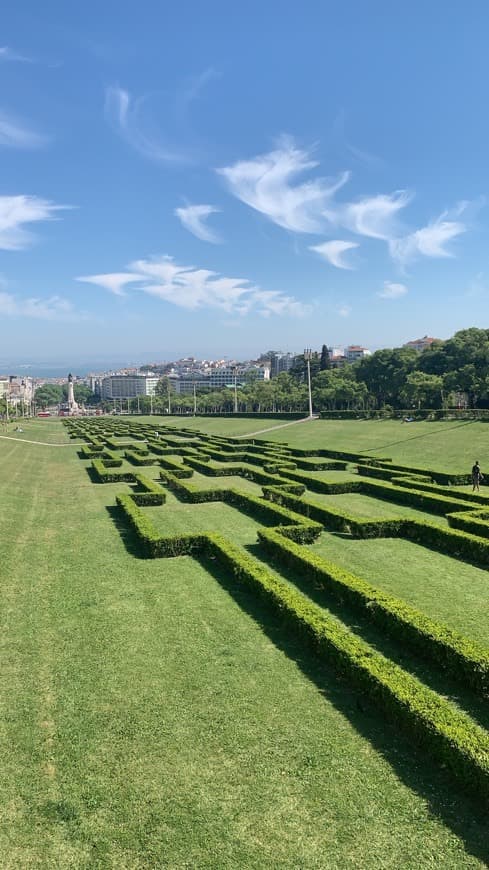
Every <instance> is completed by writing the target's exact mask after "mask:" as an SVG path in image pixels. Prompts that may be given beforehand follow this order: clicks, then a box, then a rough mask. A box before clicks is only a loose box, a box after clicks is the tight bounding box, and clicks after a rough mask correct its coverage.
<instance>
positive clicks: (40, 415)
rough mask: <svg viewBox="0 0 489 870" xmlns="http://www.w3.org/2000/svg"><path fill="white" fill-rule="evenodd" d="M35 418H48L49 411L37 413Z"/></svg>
mask: <svg viewBox="0 0 489 870" xmlns="http://www.w3.org/2000/svg"><path fill="white" fill-rule="evenodd" d="M37 416H38V417H50V416H51V411H38V414H37Z"/></svg>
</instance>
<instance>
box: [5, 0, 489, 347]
mask: <svg viewBox="0 0 489 870" xmlns="http://www.w3.org/2000/svg"><path fill="white" fill-rule="evenodd" d="M41 6H42V8H41ZM9 7H10V8H8V9H7V10H4V11H3V14H2V28H1V32H0V77H1V81H2V87H1V90H0V154H1V157H2V166H3V171H2V173H1V183H0V276H1V278H0V281H1V284H0V316H1V318H2V329H1V332H0V335H1V338H0V358H2V359H4V360H7V359H15V360H19V361H20V360H24V361H28V360H29V359H36V360H55V359H59V360H61V359H63V360H67V361H70V360H73V361H77V360H80V359H83V360H86V361H89V360H90V359H97V360H100V359H101V358H110V357H112V358H117V359H120V360H123V359H127V360H128V361H129V360H138V359H143V358H144V359H148V358H153V359H171V358H173V357H175V356H179V355H184V354H195V355H198V356H213V357H220V356H233V357H234V356H237V357H245V356H246V357H248V356H253V355H256V354H258V353H259V352H260V351H264V350H267V349H270V348H277V349H284V350H287V349H290V350H300V349H302V348H303V347H304V346H312V347H319V346H321V345H322V344H323V343H324V342H326V343H328V344H345V343H362V344H366V345H368V346H370V347H380V346H393V345H398V344H401V343H403V342H404V341H407V340H409V339H412V338H417V337H419V336H420V335H424V334H426V333H427V334H430V335H435V336H437V337H448V336H449V335H450V334H452V333H453V332H454V331H455V330H457V329H461V328H464V327H467V326H471V325H475V326H488V323H487V313H488V298H489V268H488V264H487V250H488V244H487V242H488V239H487V232H488V221H489V210H488V206H487V196H488V187H489V175H488V159H489V158H488V138H489V136H488V134H489V114H488V111H487V81H488V79H489V75H488V74H489V53H488V52H487V38H488V30H489V7H488V6H487V3H486V2H483V0H480V2H478V0H473V2H469V3H467V2H464V3H462V2H459V0H453V2H451V3H450V4H447V3H442V2H438V0H431V2H429V3H426V2H423V3H421V2H417V0H414V2H410V3H400V2H376V0H371V2H369V3H363V2H360V0H357V2H352V0H345V2H343V3H342V4H338V3H331V2H307V0H305V2H303V3H302V4H300V5H299V4H298V3H290V2H283V0H282V2H276V0H269V2H263V0H261V2H255V0H249V2H247V3H246V4H242V5H241V4H240V6H239V8H238V5H237V4H230V3H228V2H213V0H207V2H206V3H205V4H203V3H197V2H186V0H181V2H179V3H161V2H153V0H142V2H139V3H135V2H126V3H118V2H117V3H116V2H102V3H101V2H100V0H99V2H97V3H95V2H91V0H88V2H85V3H83V4H72V3H66V2H61V0H60V2H56V0H45V2H44V3H43V4H41V5H40V4H38V3H37V2H34V0H31V2H22V0H18V2H17V3H16V4H15V8H14V4H9Z"/></svg>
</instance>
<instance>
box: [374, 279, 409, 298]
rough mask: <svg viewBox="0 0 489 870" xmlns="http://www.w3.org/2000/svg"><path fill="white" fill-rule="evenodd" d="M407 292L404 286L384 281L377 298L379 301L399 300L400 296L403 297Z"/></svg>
mask: <svg viewBox="0 0 489 870" xmlns="http://www.w3.org/2000/svg"><path fill="white" fill-rule="evenodd" d="M407 292H408V288H407V287H406V285H405V284H396V283H394V282H393V281H384V286H383V288H382V290H379V292H378V293H377V296H380V298H381V299H399V298H400V297H401V296H405V295H406V293H407Z"/></svg>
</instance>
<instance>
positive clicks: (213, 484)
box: [184, 471, 262, 496]
mask: <svg viewBox="0 0 489 870" xmlns="http://www.w3.org/2000/svg"><path fill="white" fill-rule="evenodd" d="M184 483H185V481H184ZM188 483H189V484H191V486H194V487H196V488H197V489H239V490H241V491H242V492H250V493H251V494H252V495H257V496H261V495H262V484H260V483H254V482H253V481H252V480H248V479H247V478H246V477H240V476H239V475H234V474H229V475H228V474H225V475H224V476H223V477H213V476H211V475H209V474H201V473H200V471H194V473H193V475H192V477H190V478H188Z"/></svg>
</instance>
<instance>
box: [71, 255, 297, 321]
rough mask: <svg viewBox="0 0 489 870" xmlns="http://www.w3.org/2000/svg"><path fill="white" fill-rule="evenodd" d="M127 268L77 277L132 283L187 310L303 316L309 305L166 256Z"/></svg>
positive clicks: (107, 286) (105, 282) (107, 284)
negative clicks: (179, 262) (185, 264)
mask: <svg viewBox="0 0 489 870" xmlns="http://www.w3.org/2000/svg"><path fill="white" fill-rule="evenodd" d="M128 268H129V271H128V272H114V273H109V274H105V275H91V276H86V277H84V278H81V279H78V280H82V281H88V282H89V283H92V284H98V285H99V286H101V287H103V288H104V289H111V288H113V287H114V286H115V287H122V286H123V285H124V286H125V285H128V284H133V285H134V287H133V289H134V290H137V291H142V292H144V293H147V294H148V295H149V296H153V297H157V298H158V299H162V300H164V301H165V302H168V303H170V304H172V305H177V306H178V307H180V308H186V309H187V310H190V311H195V310H197V309H204V308H210V309H220V310H222V311H225V312H227V313H228V314H238V315H245V314H248V313H250V312H252V311H253V312H255V313H257V314H260V315H262V316H264V317H269V316H270V315H272V314H277V315H278V314H280V315H289V316H304V315H306V314H308V313H309V311H310V306H308V305H304V304H303V303H301V302H299V301H298V300H297V299H295V298H294V297H292V296H287V295H286V294H285V293H282V292H281V291H278V290H262V289H261V288H260V287H257V286H256V285H254V284H252V283H251V282H250V281H249V280H248V279H247V278H228V277H226V276H223V275H220V274H219V273H218V272H213V271H210V270H209V269H197V268H195V267H194V266H182V265H180V264H178V263H176V262H175V260H174V259H173V258H172V257H168V256H164V257H154V258H152V259H142V260H136V261H134V262H133V263H130V264H129V267H128ZM112 292H114V290H113V289H112ZM119 295H120V294H119Z"/></svg>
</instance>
